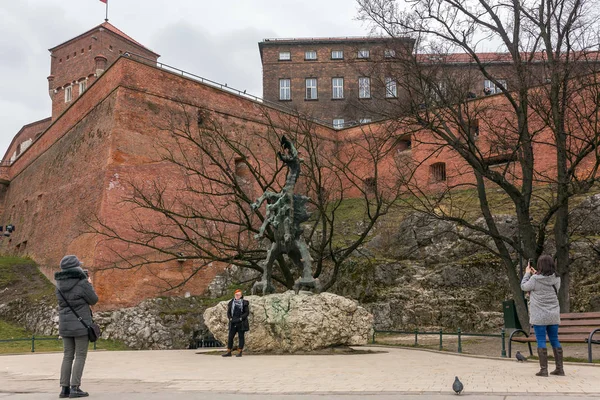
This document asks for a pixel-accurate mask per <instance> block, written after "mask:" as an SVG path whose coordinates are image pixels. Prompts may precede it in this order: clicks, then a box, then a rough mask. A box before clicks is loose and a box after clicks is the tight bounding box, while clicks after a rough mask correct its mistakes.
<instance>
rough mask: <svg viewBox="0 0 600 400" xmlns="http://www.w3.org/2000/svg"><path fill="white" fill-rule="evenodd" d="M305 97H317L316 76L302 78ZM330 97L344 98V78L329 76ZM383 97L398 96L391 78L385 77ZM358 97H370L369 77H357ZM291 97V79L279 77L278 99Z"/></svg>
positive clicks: (310, 98)
mask: <svg viewBox="0 0 600 400" xmlns="http://www.w3.org/2000/svg"><path fill="white" fill-rule="evenodd" d="M304 87H305V93H306V95H305V99H306V100H316V99H318V86H317V78H306V79H305V80H304ZM331 97H332V98H333V99H343V98H344V78H331ZM385 97H387V98H396V97H398V85H397V84H396V81H395V80H394V79H393V78H389V77H388V78H385ZM358 98H360V99H369V98H371V78H369V77H367V76H363V77H360V78H358ZM291 99H292V80H291V79H289V78H284V79H279V100H291Z"/></svg>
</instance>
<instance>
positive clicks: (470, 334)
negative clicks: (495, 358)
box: [372, 328, 506, 358]
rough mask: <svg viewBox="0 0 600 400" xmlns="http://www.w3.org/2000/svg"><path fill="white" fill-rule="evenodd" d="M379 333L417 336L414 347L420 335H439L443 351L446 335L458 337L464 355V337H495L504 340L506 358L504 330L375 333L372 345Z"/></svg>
mask: <svg viewBox="0 0 600 400" xmlns="http://www.w3.org/2000/svg"><path fill="white" fill-rule="evenodd" d="M377 333H385V334H397V335H415V344H414V346H419V335H439V337H440V345H439V350H440V351H441V350H443V349H444V346H443V341H444V335H446V336H457V337H458V352H459V353H462V337H463V336H476V337H493V338H500V339H502V351H501V353H500V355H501V357H503V358H506V331H505V330H504V329H502V330H501V331H500V333H499V334H493V333H465V332H463V331H461V329H460V328H458V330H457V331H456V332H443V330H442V329H440V330H439V331H429V332H427V331H419V329H418V328H417V329H415V330H414V331H379V330H374V331H373V339H372V343H373V344H375V335H376V334H377Z"/></svg>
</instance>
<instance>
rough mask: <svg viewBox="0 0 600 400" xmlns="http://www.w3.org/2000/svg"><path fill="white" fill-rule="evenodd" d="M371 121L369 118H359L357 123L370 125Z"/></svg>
mask: <svg viewBox="0 0 600 400" xmlns="http://www.w3.org/2000/svg"><path fill="white" fill-rule="evenodd" d="M371 121H372V119H371V118H361V119H359V120H358V122H360V123H361V124H370V123H371Z"/></svg>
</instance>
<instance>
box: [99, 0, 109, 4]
mask: <svg viewBox="0 0 600 400" xmlns="http://www.w3.org/2000/svg"><path fill="white" fill-rule="evenodd" d="M100 1H101V2H103V3H104V4H108V0H100Z"/></svg>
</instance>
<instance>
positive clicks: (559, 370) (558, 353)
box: [550, 347, 565, 376]
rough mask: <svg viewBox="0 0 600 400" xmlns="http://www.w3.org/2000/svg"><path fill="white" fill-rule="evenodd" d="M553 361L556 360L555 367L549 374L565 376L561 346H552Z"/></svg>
mask: <svg viewBox="0 0 600 400" xmlns="http://www.w3.org/2000/svg"><path fill="white" fill-rule="evenodd" d="M552 351H554V361H555V362H556V369H555V370H554V371H552V372H550V375H558V376H565V370H564V369H563V349H562V347H553V348H552Z"/></svg>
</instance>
